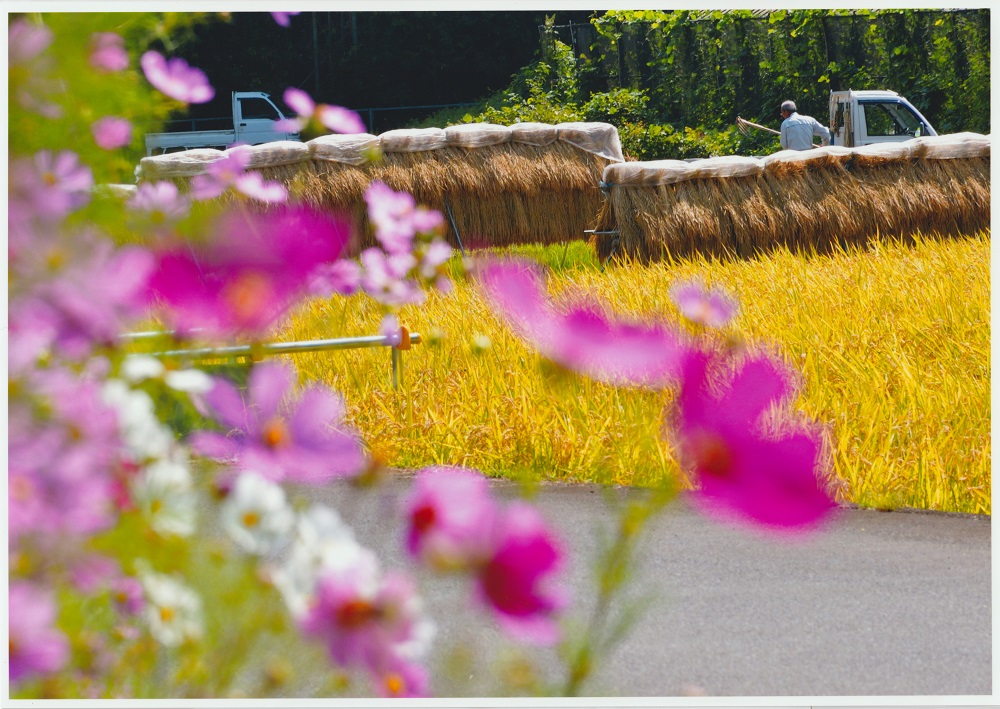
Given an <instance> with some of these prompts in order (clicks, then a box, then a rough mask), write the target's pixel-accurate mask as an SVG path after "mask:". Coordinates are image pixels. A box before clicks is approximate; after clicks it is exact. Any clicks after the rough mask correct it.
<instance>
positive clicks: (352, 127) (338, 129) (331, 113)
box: [316, 103, 366, 134]
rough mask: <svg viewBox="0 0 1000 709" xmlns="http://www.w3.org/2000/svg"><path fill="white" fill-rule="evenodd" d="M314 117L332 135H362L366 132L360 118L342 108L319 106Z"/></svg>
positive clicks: (353, 112) (326, 105) (327, 105)
mask: <svg viewBox="0 0 1000 709" xmlns="http://www.w3.org/2000/svg"><path fill="white" fill-rule="evenodd" d="M316 117H317V118H318V119H319V122H320V123H322V124H323V125H324V126H326V127H327V128H328V129H330V130H332V131H333V132H334V133H352V134H353V133H364V132H365V130H366V127H365V123H364V121H362V120H361V116H359V115H358V114H357V113H356V112H355V111H352V110H350V109H348V108H344V107H343V106H331V105H329V104H325V103H324V104H320V105H319V106H318V107H317V109H316Z"/></svg>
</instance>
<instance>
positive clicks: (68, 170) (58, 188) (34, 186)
mask: <svg viewBox="0 0 1000 709" xmlns="http://www.w3.org/2000/svg"><path fill="white" fill-rule="evenodd" d="M9 180H10V195H9V200H10V203H11V208H12V209H13V210H15V212H18V213H20V214H22V215H23V216H24V217H27V216H28V215H30V216H33V217H36V218H39V219H43V220H49V221H58V220H60V219H62V218H63V217H65V216H66V215H67V214H69V213H70V212H72V211H73V210H76V209H79V208H80V207H82V206H83V205H85V204H86V203H87V202H89V201H90V189H91V188H92V187H93V186H94V175H93V173H92V172H91V171H90V168H89V167H87V166H86V165H84V164H83V163H81V162H80V159H79V158H78V157H77V155H76V153H74V152H72V151H70V150H63V151H61V152H59V153H53V152H51V151H49V150H41V151H39V152H37V153H35V155H34V156H33V157H32V158H30V159H28V158H20V159H17V160H14V161H12V162H11V164H10V168H9Z"/></svg>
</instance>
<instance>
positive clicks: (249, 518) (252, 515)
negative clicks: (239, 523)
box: [243, 511, 260, 528]
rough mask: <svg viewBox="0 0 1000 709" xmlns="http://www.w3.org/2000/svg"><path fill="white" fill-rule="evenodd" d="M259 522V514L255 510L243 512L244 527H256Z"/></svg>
mask: <svg viewBox="0 0 1000 709" xmlns="http://www.w3.org/2000/svg"><path fill="white" fill-rule="evenodd" d="M259 523H260V515H259V514H257V513H256V512H253V511H250V512H245V513H243V526H244V527H250V528H253V527H256V526H257V525H258V524H259Z"/></svg>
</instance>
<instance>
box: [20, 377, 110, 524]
mask: <svg viewBox="0 0 1000 709" xmlns="http://www.w3.org/2000/svg"><path fill="white" fill-rule="evenodd" d="M26 387H27V388H29V390H30V391H32V392H33V400H32V401H25V400H23V399H12V400H11V402H10V406H9V422H8V445H7V454H8V478H7V495H8V499H9V500H10V505H9V510H8V531H9V534H10V538H11V540H12V542H13V541H15V540H18V539H20V538H21V536H22V535H24V534H41V535H62V534H68V535H74V536H77V537H79V536H81V535H86V534H91V533H93V532H96V531H99V530H102V529H105V528H106V527H107V526H108V525H109V524H111V523H112V522H113V521H114V518H115V514H116V511H115V507H114V481H113V477H112V471H113V470H114V469H115V467H116V466H117V465H118V463H119V461H120V460H121V455H122V450H123V445H122V441H121V436H120V433H119V428H118V419H117V416H116V414H115V412H114V411H113V410H111V409H110V408H109V407H108V406H107V405H105V404H104V402H103V401H102V400H101V397H100V391H99V389H98V386H97V384H96V383H95V382H92V381H88V380H85V379H81V378H80V375H78V374H75V373H73V372H70V371H66V370H62V369H57V368H51V369H45V370H41V369H40V370H36V371H35V372H33V373H32V375H31V376H30V378H29V379H28V380H27V381H26ZM39 406H43V407H44V408H45V409H47V410H48V412H49V413H48V416H47V418H46V419H45V420H39V418H38V416H37V415H36V413H35V409H36V408H37V407H39Z"/></svg>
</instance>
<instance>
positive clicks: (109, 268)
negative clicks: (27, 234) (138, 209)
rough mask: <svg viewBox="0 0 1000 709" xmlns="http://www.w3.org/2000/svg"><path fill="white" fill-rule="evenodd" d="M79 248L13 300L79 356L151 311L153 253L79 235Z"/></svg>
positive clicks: (16, 309)
mask: <svg viewBox="0 0 1000 709" xmlns="http://www.w3.org/2000/svg"><path fill="white" fill-rule="evenodd" d="M74 247H75V248H74V249H72V250H70V251H68V252H67V253H64V254H61V255H60V254H58V253H57V255H56V256H55V258H62V259H64V261H63V265H62V267H61V268H59V269H58V270H56V271H54V272H53V273H52V274H51V277H49V278H47V279H43V280H40V281H39V282H37V283H34V284H32V285H31V287H30V290H29V291H28V292H27V293H25V294H23V295H22V296H21V297H18V298H14V299H12V303H11V312H12V317H13V318H15V319H18V320H19V321H20V322H22V323H27V322H28V320H27V317H26V316H27V315H28V314H29V313H30V314H31V316H32V317H33V318H34V319H35V321H36V327H37V328H39V330H41V331H48V332H49V333H50V336H51V343H50V344H51V345H52V346H56V347H58V348H59V349H60V351H61V352H62V353H63V354H64V355H66V356H69V357H72V358H80V357H83V356H85V355H87V354H88V353H89V352H91V351H92V350H93V348H94V346H95V345H104V344H111V343H113V342H115V341H116V339H117V338H118V336H119V335H120V334H121V333H122V331H123V330H124V329H125V327H126V326H127V325H128V324H129V323H130V322H133V321H134V320H135V319H136V318H138V317H140V316H141V315H143V314H144V313H145V310H146V282H147V278H148V277H149V274H150V273H151V272H152V269H153V265H154V260H153V256H152V254H150V253H149V252H148V251H146V250H145V249H143V248H140V247H135V246H133V247H126V248H122V249H117V250H116V249H115V248H114V246H113V245H112V244H111V243H110V242H109V241H107V240H104V239H89V238H87V237H86V235H78V237H77V242H76V243H74Z"/></svg>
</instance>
